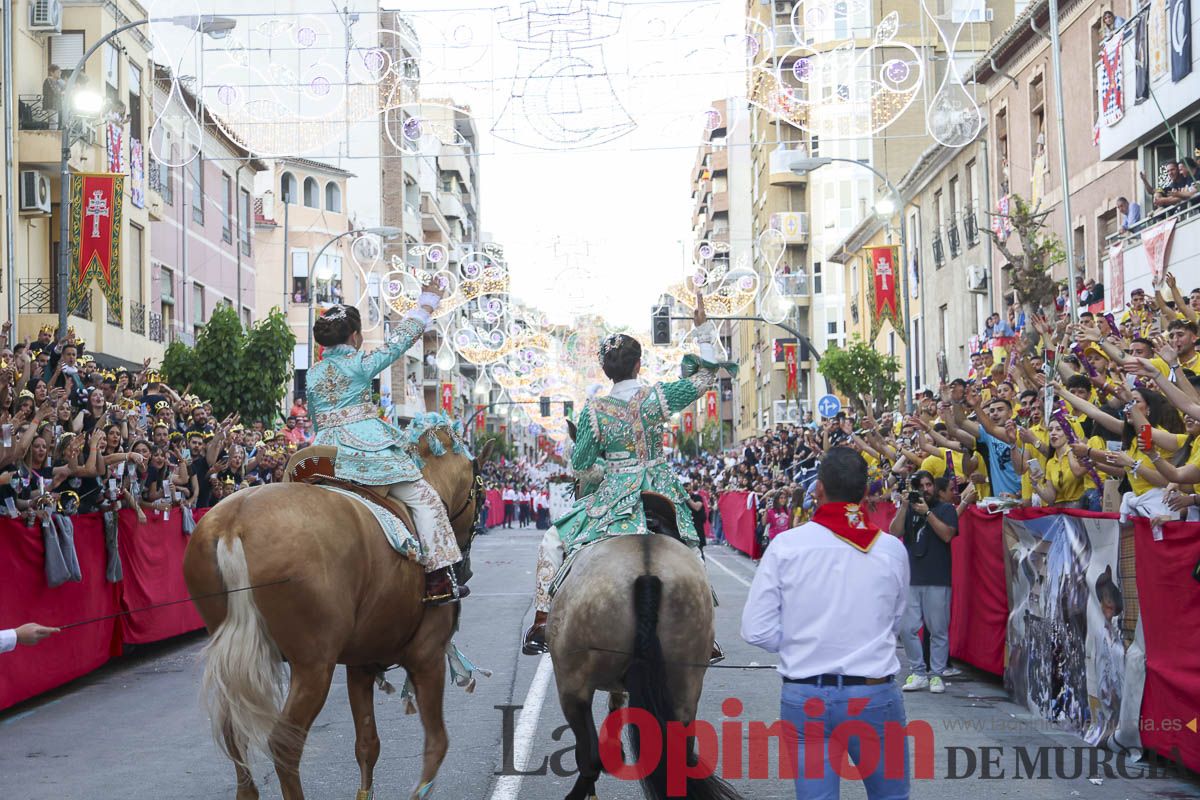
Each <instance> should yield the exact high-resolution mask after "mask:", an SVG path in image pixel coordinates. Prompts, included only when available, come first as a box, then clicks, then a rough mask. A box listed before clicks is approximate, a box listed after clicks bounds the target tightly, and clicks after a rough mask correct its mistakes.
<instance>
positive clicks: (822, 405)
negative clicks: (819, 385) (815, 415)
mask: <svg viewBox="0 0 1200 800" xmlns="http://www.w3.org/2000/svg"><path fill="white" fill-rule="evenodd" d="M841 410H842V401H841V400H838V399H837V397H835V396H834V395H831V394H827V395H825V396H824V397H822V398H821V399H820V400H818V401H817V411H818V412H820V414H821V416H822V417H825V418H826V419H829V418H830V417H836V416H837V415H838V412H839V411H841Z"/></svg>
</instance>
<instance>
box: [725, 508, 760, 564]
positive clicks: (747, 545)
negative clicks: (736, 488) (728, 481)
mask: <svg viewBox="0 0 1200 800" xmlns="http://www.w3.org/2000/svg"><path fill="white" fill-rule="evenodd" d="M747 497H749V493H747V492H725V493H724V494H722V495H721V497H720V499H718V500H717V508H718V509H719V510H720V512H721V527H722V529H723V530H724V531H725V541H727V542H729V544H730V545H731V546H733V547H735V548H737V549H738V550H741V551H742V552H743V553H745V554H746V555H748V556H750V557H751V558H753V559H754V560H756V561H757V560H758V559H760V558H762V546H761V545H760V544H759V542H758V537H757V536H755V534H754V522H755V516H756V514H757V510H756V509H755V508H754V506H753V505H751V507H750V508H746V498H747Z"/></svg>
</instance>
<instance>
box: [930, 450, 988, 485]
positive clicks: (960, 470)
mask: <svg viewBox="0 0 1200 800" xmlns="http://www.w3.org/2000/svg"><path fill="white" fill-rule="evenodd" d="M944 452H945V451H943V453H944ZM964 458H966V456H965V455H964V454H962V453H960V452H958V451H956V450H951V451H950V463H952V464H953V465H954V477H956V478H962V479H963V480H966V479H968V478H970V477H971V475H970V473H968V472H967V469H966V467H964V466H963V459H964ZM977 461H979V462H980V463H979V466H977V467H976V468H975V470H974V471H978V472H982V473H983V474H984V475H987V465H985V464H983V463H982V462H983V459H977ZM921 469H923V470H926V471H927V472H929V474H931V475H933V477H935V478H940V477H942V476H943V475H945V474H946V456H945V455H940V456H926V457H925V460H924V461H922V462H921Z"/></svg>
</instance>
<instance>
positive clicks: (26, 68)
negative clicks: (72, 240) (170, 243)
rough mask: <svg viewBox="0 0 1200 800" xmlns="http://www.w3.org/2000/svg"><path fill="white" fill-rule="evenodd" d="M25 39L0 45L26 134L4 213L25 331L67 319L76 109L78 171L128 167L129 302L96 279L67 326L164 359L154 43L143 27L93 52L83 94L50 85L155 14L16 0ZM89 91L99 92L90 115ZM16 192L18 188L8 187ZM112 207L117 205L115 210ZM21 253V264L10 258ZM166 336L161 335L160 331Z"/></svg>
mask: <svg viewBox="0 0 1200 800" xmlns="http://www.w3.org/2000/svg"><path fill="white" fill-rule="evenodd" d="M13 8H14V9H16V10H17V11H18V12H19V13H17V14H16V15H15V17H14V26H13V27H14V36H13V40H12V41H10V42H3V43H0V46H2V47H3V48H4V49H5V52H4V54H3V55H4V58H6V59H9V60H11V62H12V68H13V86H12V87H11V91H10V92H8V94H7V96H9V97H11V98H12V100H13V101H14V102H13V103H12V105H11V106H9V107H7V108H5V109H4V111H5V113H7V114H9V115H10V117H11V119H12V123H13V124H12V132H13V135H14V137H15V141H14V142H12V143H11V147H12V152H13V155H14V158H13V161H14V163H12V164H11V165H10V167H9V168H10V169H11V170H13V173H14V174H13V178H14V181H13V182H14V184H15V186H14V192H13V196H12V197H10V198H8V200H9V201H10V202H11V203H12V206H10V207H7V208H6V209H5V211H6V215H5V221H6V224H5V232H6V236H7V239H8V242H9V247H10V248H11V251H12V252H11V256H10V255H7V254H6V255H5V256H4V261H5V263H4V268H5V269H6V270H11V271H12V278H13V281H12V282H13V284H14V289H15V304H16V310H17V313H18V316H17V321H16V323H17V324H16V335H17V336H18V337H21V336H30V337H35V336H36V335H37V331H38V329H39V328H40V327H41V326H43V325H47V324H48V325H52V326H55V327H57V324H58V310H59V308H58V286H59V281H58V267H59V254H60V239H59V230H60V223H61V219H62V217H61V214H62V213H63V209H62V208H61V207H60V203H59V198H60V197H61V181H60V177H59V176H60V169H61V167H60V163H61V144H62V131H61V128H60V125H61V124H62V122H63V121H64V116H63V113H62V112H63V110H64V109H77V110H78V111H79V115H78V116H77V117H75V119H76V120H77V121H78V125H77V126H74V127H73V134H74V135H73V136H72V140H73V141H74V144H73V146H72V147H71V156H70V160H69V168H70V170H71V171H72V172H123V173H125V175H126V178H125V185H124V192H123V197H121V198H119V202H120V203H121V208H120V212H121V228H120V237H121V248H120V261H119V267H120V278H119V284H120V285H119V289H120V303H121V308H120V309H119V310H118V309H116V308H114V307H110V306H109V305H108V302H107V301H106V300H105V298H104V295H103V294H102V293H101V292H100V290H99V289H98V288H97V287H96V286H95V284H93V285H92V287H91V288H90V289H89V290H88V291H87V293H86V294H85V295H84V297H83V300H82V301H81V302H78V303H76V304H75V305H74V306H73V307H71V308H69V309H68V324H69V325H70V326H71V327H73V328H74V329H75V333H76V335H77V336H78V337H79V338H80V339H81V340H83V341H84V342H86V345H87V348H88V350H89V351H90V352H92V353H93V354H94V355H96V356H97V358H98V359H99V360H100V361H102V362H106V363H110V364H115V363H122V364H127V365H129V364H140V362H141V360H142V359H143V358H146V357H149V358H152V359H158V358H161V355H162V352H163V344H162V342H163V338H164V337H163V336H162V332H161V328H159V329H157V330H155V329H153V328H152V326H151V324H150V323H151V321H152V320H151V319H150V318H149V317H148V314H147V313H146V312H147V308H146V305H147V303H149V302H150V299H151V295H152V288H151V286H150V266H149V265H150V252H151V251H150V247H151V243H150V226H151V216H150V210H149V209H148V208H147V205H148V204H147V192H146V188H147V180H148V177H147V173H146V162H145V154H146V152H147V150H148V145H147V142H148V136H149V131H150V126H151V124H152V119H151V114H150V108H149V103H148V100H149V97H150V94H151V92H152V82H151V80H150V76H151V74H152V67H151V64H150V42H149V40H148V39H147V38H146V36H145V33H144V31H142V30H141V29H139V28H134V29H132V30H129V31H126V32H124V33H122V34H120V35H118V36H117V37H115V38H113V39H112V40H111V41H109V42H108V43H106V44H104V45H102V46H101V47H100V48H98V49H97V50H96V52H95V53H94V54H93V55H92V56H91V57H90V58H89V60H88V62H87V64H86V69H85V71H84V75H83V76H79V77H77V80H76V85H75V87H76V88H75V94H74V95H72V96H61V94H59V93H55V92H46V91H45V88H46V85H47V84H46V83H45V81H46V78H47V77H48V76H49V71H50V67H51V66H52V65H56V66H58V67H61V69H62V75H61V77H62V78H63V79H64V80H66V79H68V78H70V77H71V75H72V72H73V71H74V70H75V68H76V66H77V64H78V62H79V60H80V59H81V58H82V57H83V55H84V53H85V52H86V51H87V49H88V48H89V47H91V46H92V45H93V44H95V43H96V42H97V41H99V40H100V39H101V38H102V37H104V36H105V35H107V34H108V33H110V32H111V31H113V30H114V29H115V28H116V27H118V26H120V25H123V24H125V23H127V22H129V21H131V20H140V19H145V17H146V10H145V8H144V7H143V6H141V5H140V4H138V3H137V2H133V0H115V1H110V2H71V3H60V2H54V1H53V0H52V1H51V2H48V3H21V4H13ZM85 99H91V100H92V103H90V106H91V107H90V108H88V109H87V115H86V116H85V115H84V109H83V106H84V103H83V102H82V101H83V100H85ZM5 194H7V193H5ZM106 210H107V211H108V213H113V211H114V210H113V209H106ZM10 258H11V263H10ZM152 334H156V335H152Z"/></svg>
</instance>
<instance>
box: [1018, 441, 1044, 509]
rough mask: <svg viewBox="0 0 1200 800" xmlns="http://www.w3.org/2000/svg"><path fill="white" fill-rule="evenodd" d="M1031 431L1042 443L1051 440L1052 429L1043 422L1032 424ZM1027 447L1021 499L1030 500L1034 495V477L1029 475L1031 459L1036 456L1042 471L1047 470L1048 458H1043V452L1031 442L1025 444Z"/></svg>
mask: <svg viewBox="0 0 1200 800" xmlns="http://www.w3.org/2000/svg"><path fill="white" fill-rule="evenodd" d="M1029 432H1030V433H1032V434H1033V435H1034V436H1036V437H1037V439H1038V441H1039V442H1041V443H1042V444H1046V442H1048V441H1050V431H1048V430H1046V427H1045V426H1044V425H1042V424H1041V423H1038V424H1037V425H1034V426H1032V427H1031V428H1030V429H1029ZM1022 447H1024V448H1025V472H1024V473H1023V474H1022V475H1021V499H1022V500H1029V499H1031V498H1032V497H1033V479H1032V478H1030V477H1029V459H1031V458H1036V459H1037V460H1038V463H1039V464H1041V465H1042V471H1043V472H1045V471H1046V459H1044V458H1042V453H1041V451H1040V450H1037V449H1036V448H1034V447H1033V446H1031V445H1029V444H1023V445H1022Z"/></svg>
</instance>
